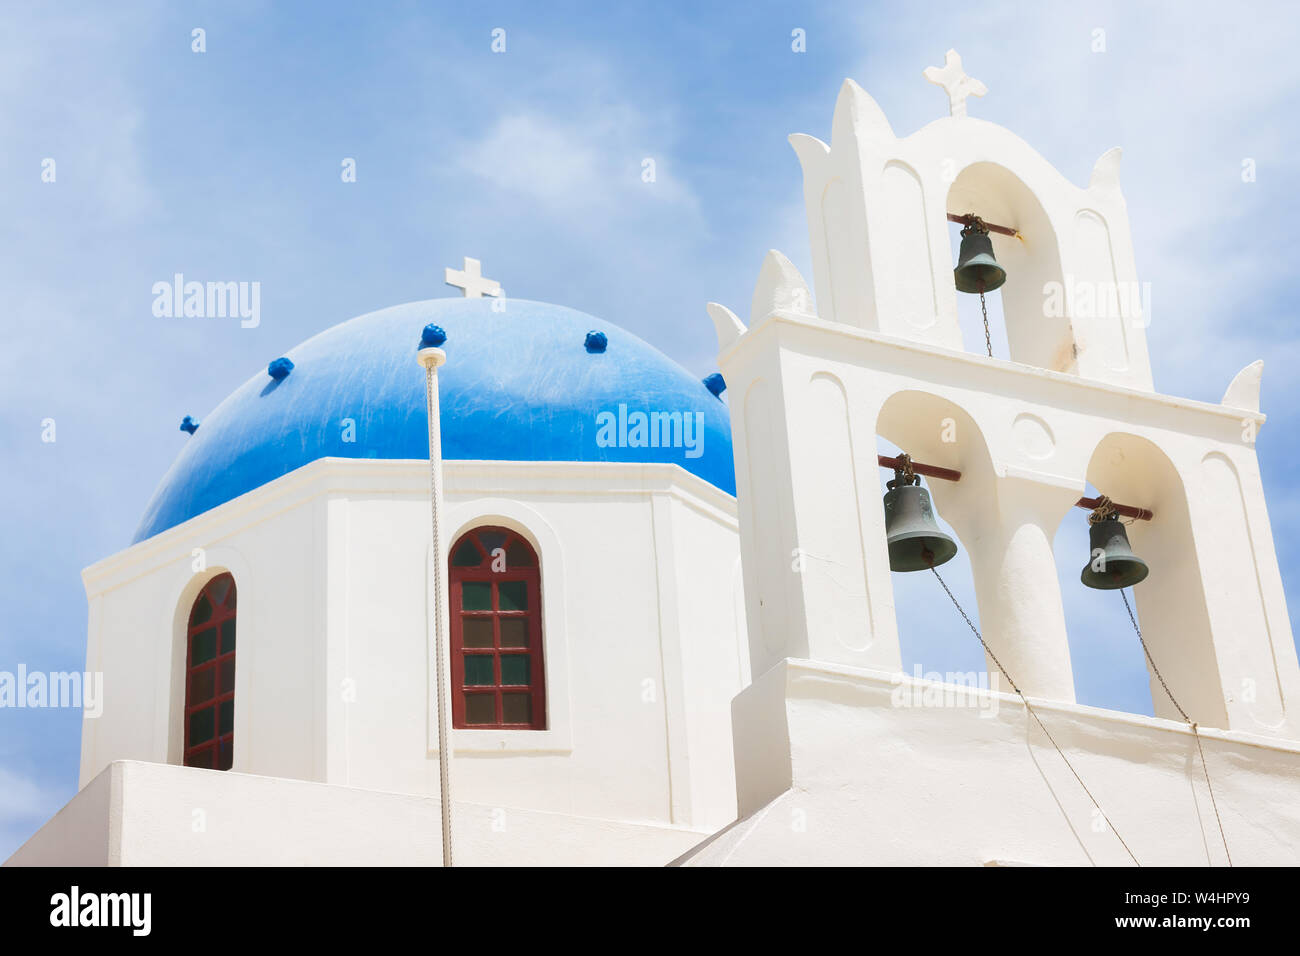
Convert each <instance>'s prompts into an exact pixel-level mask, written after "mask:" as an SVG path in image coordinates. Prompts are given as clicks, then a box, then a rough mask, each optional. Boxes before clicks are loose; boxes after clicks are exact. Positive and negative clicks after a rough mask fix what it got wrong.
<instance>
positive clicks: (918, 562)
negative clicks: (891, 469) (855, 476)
mask: <svg viewBox="0 0 1300 956" xmlns="http://www.w3.org/2000/svg"><path fill="white" fill-rule="evenodd" d="M920 481H921V479H920V478H918V477H916V476H915V475H912V476H909V477H906V478H905V477H903V476H902V475H901V474H899V476H898V477H897V478H896V479H895V480H894V481H891V482H888V483H887V485H886V487H887V488H888V489H889V490H888V491H887V492H885V540H886V541H887V542H888V543H889V570H891V571H926V570H929V569H930V568H937V567H938V566H939V565H941V564H943V563H944V562H946V561H951V560H952V557H953V555H955V554H956V553H957V542H956V541H953V540H952V538H950V537H948V535H946V534H944V533H943V532H942V531H941V530H939V526H938V525H937V524H936V523H935V520H934V508H933V507H932V506H931V505H930V492H928V491H926V490H925V489H924V488H922V487H921V485H920ZM912 482H916V484H912Z"/></svg>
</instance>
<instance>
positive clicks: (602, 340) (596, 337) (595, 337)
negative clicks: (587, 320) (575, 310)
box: [584, 331, 609, 352]
mask: <svg viewBox="0 0 1300 956" xmlns="http://www.w3.org/2000/svg"><path fill="white" fill-rule="evenodd" d="M584 344H585V345H586V346H587V351H588V352H603V351H605V349H606V348H607V347H608V346H609V339H607V338H606V337H605V333H604V332H596V331H591V332H588V333H587V341H586V342H585V343H584Z"/></svg>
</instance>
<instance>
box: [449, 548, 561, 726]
mask: <svg viewBox="0 0 1300 956" xmlns="http://www.w3.org/2000/svg"><path fill="white" fill-rule="evenodd" d="M485 539H486V540H485ZM494 546H495V547H494ZM497 548H500V549H501V552H502V553H500V554H494V552H495V551H496V549H497ZM474 552H477V554H478V556H479V560H478V562H477V563H476V564H473V565H469V564H467V563H466V562H467V561H468V559H469V558H471V557H473V554H474ZM512 555H513V558H512V557H511V556H512ZM503 558H504V561H502V559H503ZM458 560H459V561H460V563H457V562H458ZM494 563H495V565H496V569H495V570H494ZM502 564H504V568H502ZM448 565H449V567H448V575H447V579H448V581H449V583H450V592H451V608H450V611H451V613H450V617H451V698H452V705H451V716H452V726H453V727H456V728H462V729H466V730H545V729H546V668H545V666H544V661H543V659H542V588H541V562H540V561H539V560H538V557H537V552H536V551H535V550H534V549H533V546H532V545H531V544H530V543H529V542H528V541H527V540H526V539H525V538H524V537H523V535H521V534H519V533H518V532H516V531H512V530H510V529H509V528H501V527H496V526H494V525H487V526H483V527H478V528H474V529H472V530H470V531H467V532H465V534H463V535H461V536H460V538H458V539H457V540H456V543H455V544H454V545H452V548H451V552H450V555H449V557H448ZM512 582H522V583H523V584H524V593H525V595H526V600H525V602H524V603H525V604H526V608H525V609H523V610H513V609H502V607H501V604H502V600H501V587H500V586H501V585H502V584H508V583H512ZM467 583H470V584H482V583H487V584H489V586H490V602H489V603H490V605H491V606H490V608H488V609H483V610H477V609H469V610H467V609H466V608H465V606H464V604H465V602H464V591H465V587H464V586H465V585H466V584H467ZM489 620H490V621H491V622H492V644H491V646H490V647H488V646H486V645H482V646H469V647H467V646H466V645H465V631H466V624H467V623H468V622H482V621H489ZM514 620H522V621H523V622H524V631H525V633H526V635H527V645H526V646H503V645H502V642H501V625H502V622H504V621H514ZM512 629H513V628H512ZM476 630H479V631H482V628H481V627H478V628H476ZM481 637H482V635H480V640H479V641H478V642H476V643H478V644H481ZM525 654H526V655H528V656H529V662H528V683H527V684H504V683H503V682H502V678H503V674H502V662H503V660H504V659H508V658H510V657H512V656H518V655H525ZM469 658H479V659H480V660H481V659H483V658H490V659H491V672H492V683H490V684H487V683H480V684H466V682H465V670H466V660H467V659H469ZM482 666H483V665H481V664H478V665H476V667H478V668H481V667H482ZM521 693H528V694H530V695H531V697H530V699H529V701H528V709H527V713H528V719H527V720H526V721H518V720H515V721H507V720H506V719H505V712H504V704H505V698H506V697H508V696H512V695H517V694H521ZM487 696H490V697H491V698H492V715H493V719H492V721H491V722H484V721H482V720H479V721H478V722H476V723H470V722H469V719H468V718H469V714H468V709H469V708H468V699H469V698H470V697H477V698H483V697H487ZM479 716H480V717H481V716H482V715H481V714H480V715H479Z"/></svg>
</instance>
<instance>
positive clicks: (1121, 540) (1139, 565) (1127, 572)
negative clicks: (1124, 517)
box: [1079, 513, 1151, 591]
mask: <svg viewBox="0 0 1300 956" xmlns="http://www.w3.org/2000/svg"><path fill="white" fill-rule="evenodd" d="M1088 546H1089V560H1088V563H1087V565H1085V566H1084V569H1083V573H1082V574H1081V575H1080V576H1079V577H1080V580H1082V581H1083V583H1084V584H1086V585H1087V586H1088V587H1090V588H1096V589H1097V590H1099V591H1114V590H1118V589H1119V588H1127V587H1132V586H1133V585H1134V584H1137V583H1139V582H1141V581H1143V580H1145V579H1146V576H1147V575H1148V574H1150V573H1151V569H1150V568H1148V567H1147V563H1146V562H1145V561H1143V560H1142V559H1141V558H1139V557H1138V556H1137V555H1136V554H1134V553H1133V549H1132V548H1131V547H1130V546H1129V543H1128V532H1127V531H1125V530H1124V525H1123V524H1122V523H1120V520H1119V515H1117V514H1114V513H1111V514H1109V515H1107V516H1106V517H1104V518H1102V519H1101V520H1100V521H1095V522H1093V523H1092V524H1091V525H1090V526H1089V528H1088Z"/></svg>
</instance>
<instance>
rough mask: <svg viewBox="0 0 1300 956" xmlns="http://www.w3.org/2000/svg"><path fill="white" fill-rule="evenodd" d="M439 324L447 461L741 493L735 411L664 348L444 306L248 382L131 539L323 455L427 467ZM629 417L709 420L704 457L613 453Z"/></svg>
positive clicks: (311, 342)
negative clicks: (638, 466) (642, 478)
mask: <svg viewBox="0 0 1300 956" xmlns="http://www.w3.org/2000/svg"><path fill="white" fill-rule="evenodd" d="M429 324H437V325H439V326H441V327H442V328H443V329H445V330H446V333H447V341H446V343H445V344H444V346H443V348H444V349H445V351H446V352H447V364H446V365H444V366H443V367H442V368H441V369H439V371H438V380H439V383H440V389H439V398H440V402H441V409H440V411H441V418H442V453H443V457H444V458H448V459H476V460H488V461H622V462H671V463H675V464H678V465H681V466H682V467H683V468H685V469H686V470H687V471H690V472H693V473H694V474H696V475H698V476H699V477H701V478H703V479H704V480H705V481H708V482H709V483H710V484H713V485H715V486H716V487H718V488H720V489H722V490H723V491H725V492H727V493H728V494H735V487H736V486H735V471H734V467H733V464H732V457H731V428H730V425H729V422H728V418H727V408H726V406H725V405H724V404H723V403H722V402H721V401H719V400H718V399H717V398H715V397H714V396H713V395H712V394H711V393H710V392H709V390H708V388H706V387H705V385H704V383H703V382H702V381H700V380H699V379H697V378H695V377H694V376H692V375H691V374H689V373H688V372H687V371H686V370H685V369H683V368H682V367H681V366H679V365H677V364H676V363H675V362H673V361H672V360H671V359H669V358H668V357H667V356H665V355H664V354H663V353H661V352H659V351H658V350H657V349H655V348H653V347H652V346H650V345H648V344H646V343H645V342H643V341H642V340H641V339H639V338H637V337H636V336H635V335H632V334H631V333H629V332H625V331H623V330H622V329H620V328H619V327H618V326H615V325H611V324H609V323H607V322H602V321H601V320H599V319H596V318H593V317H592V316H589V315H585V314H584V313H582V312H577V311H575V310H573V309H566V308H564V307H562V306H557V305H547V304H545V303H542V302H529V301H526V300H522V299H510V300H508V301H507V302H506V304H505V309H504V311H501V312H494V311H493V310H492V300H490V299H434V300H431V301H427V302H411V303H408V304H407V305H399V306H394V307H393V308H391V309H383V310H381V311H379V312H371V313H369V314H367V315H362V316H359V317H357V318H355V319H352V320H350V321H348V322H344V323H342V324H341V325H336V326H335V327H334V328H332V329H328V330H326V331H325V332H322V333H321V334H319V335H317V336H315V337H313V338H311V339H308V340H307V341H306V342H303V343H302V344H301V345H299V346H298V347H297V348H295V349H292V350H290V351H289V352H288V353H287V355H286V356H284V357H286V358H288V359H289V360H290V361H291V362H292V366H291V368H290V370H289V372H288V374H287V375H285V376H284V377H283V378H279V379H276V378H272V377H271V375H269V374H268V373H267V371H266V369H262V370H261V371H259V373H258V374H257V375H254V376H253V377H252V378H251V379H249V380H248V381H247V382H245V383H244V384H243V385H242V386H241V387H240V388H239V389H238V390H237V391H235V393H234V394H232V395H231V396H230V397H229V398H227V399H226V400H225V401H224V402H222V403H221V404H220V405H218V406H217V408H216V409H215V410H214V411H213V412H212V413H211V414H210V415H208V416H207V417H205V418H204V419H203V427H202V428H199V429H198V430H197V431H196V432H194V434H193V436H192V437H190V438H187V439H186V444H185V449H184V450H183V451H182V452H181V453H180V455H179V456H178V457H177V459H176V461H175V462H173V463H172V466H171V468H170V469H168V471H167V474H166V475H164V476H163V480H162V483H161V484H160V485H159V487H158V490H157V491H156V492H154V496H153V498H152V500H150V502H149V506H148V508H147V509H146V510H145V514H144V518H143V519H141V521H140V527H139V528H138V529H137V531H136V534H135V540H136V541H143V540H144V539H145V538H149V537H152V536H153V535H156V534H158V533H159V532H161V531H165V530H167V529H168V528H171V527H173V526H175V525H178V524H180V523H181V522H182V521H186V520H188V519H190V518H193V517H194V516H195V515H199V514H202V513H203V512H205V511H208V510H209V509H211V508H215V507H216V506H217V505H220V504H223V503H224V502H227V501H230V500H231V499H232V498H237V497H238V496H239V495H242V494H245V493H246V492H249V491H252V490H253V489H255V488H259V487H261V486H262V485H264V484H266V483H267V482H269V481H273V480H274V479H276V478H279V477H280V476H281V475H287V474H288V473H289V472H291V471H293V470H294V469H296V468H301V467H302V466H303V465H306V464H308V463H309V462H312V461H315V460H316V459H317V458H328V457H335V458H406V459H422V458H427V457H428V455H429V440H428V414H427V412H426V406H425V394H424V372H423V371H422V370H421V369H420V367H419V365H418V364H417V363H416V361H415V352H416V349H417V347H418V346H419V344H420V337H421V333H422V331H423V329H424V327H425V326H426V325H429ZM591 331H599V332H603V333H604V334H605V336H606V339H607V347H606V349H605V351H603V352H592V351H589V350H588V348H586V347H585V343H586V341H587V333H588V332H591ZM282 367H283V366H282ZM620 405H621V406H624V407H625V409H626V414H627V415H628V416H632V424H633V425H635V423H636V417H635V415H634V413H635V412H638V411H639V412H644V413H651V412H668V413H672V412H682V413H687V412H692V413H693V412H700V413H702V414H703V419H702V420H703V423H704V428H703V433H702V438H701V439H697V440H698V441H699V445H698V448H697V449H696V450H698V451H699V452H700V454H699V455H698V457H689V453H691V449H690V448H686V447H680V446H679V447H658V448H655V447H627V444H628V443H626V442H624V443H623V447H620V446H619V443H618V442H611V441H610V439H611V437H613V436H616V435H617V434H618V428H619V426H618V424H617V423H615V424H614V425H613V427H612V428H610V427H609V426H610V425H611V422H616V420H617V419H618V418H619V416H620ZM598 416H601V417H600V418H599V419H598ZM683 417H685V416H683ZM348 419H351V421H352V422H353V423H354V425H353V426H352V427H351V428H350V429H349V428H348V422H347V420H348ZM626 420H627V419H626V418H625V419H624V421H626ZM696 420H697V421H698V420H699V419H698V418H697V419H696ZM624 427H626V426H624ZM349 431H350V432H351V434H348V433H349ZM624 434H625V435H626V434H628V432H626V431H625V432H624ZM347 437H351V438H354V439H355V440H353V441H345V440H344V439H345V438H347ZM692 437H694V436H692ZM633 440H634V441H635V440H637V436H636V435H635V430H634V429H633Z"/></svg>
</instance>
